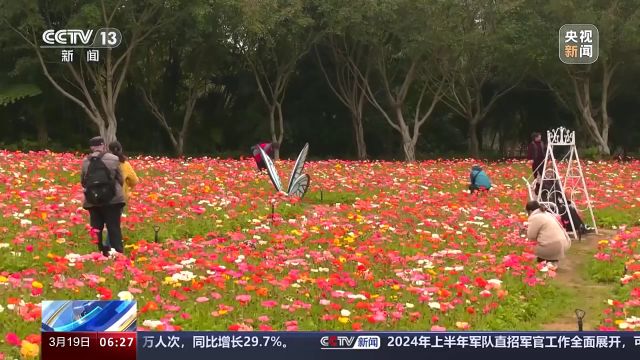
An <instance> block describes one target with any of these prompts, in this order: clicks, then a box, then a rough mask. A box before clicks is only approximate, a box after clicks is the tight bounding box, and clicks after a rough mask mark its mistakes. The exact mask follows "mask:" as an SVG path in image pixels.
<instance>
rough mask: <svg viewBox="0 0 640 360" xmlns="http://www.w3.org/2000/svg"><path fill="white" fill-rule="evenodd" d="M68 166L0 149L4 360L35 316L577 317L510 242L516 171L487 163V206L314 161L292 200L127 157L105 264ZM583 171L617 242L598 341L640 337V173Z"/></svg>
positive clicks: (407, 176) (31, 335) (458, 179)
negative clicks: (117, 248) (128, 184)
mask: <svg viewBox="0 0 640 360" xmlns="http://www.w3.org/2000/svg"><path fill="white" fill-rule="evenodd" d="M80 161H81V156H80V155H76V154H55V153H49V152H38V153H36V152H34V153H17V152H2V151H0V214H2V218H1V219H0V336H1V338H0V359H3V358H5V357H6V358H19V357H24V358H29V357H37V355H38V351H39V350H38V346H39V335H38V334H39V328H40V308H39V303H40V301H42V300H56V299H98V298H99V299H118V298H123V299H130V298H133V299H135V300H137V301H138V309H139V321H138V328H139V329H156V330H183V329H184V330H361V329H362V330H388V329H394V330H445V329H446V330H467V329H472V330H508V329H519V330H526V329H532V330H536V329H539V327H540V325H541V324H543V323H545V322H547V321H549V320H550V317H553V316H555V315H558V314H559V313H566V312H572V311H573V310H574V309H571V308H569V309H566V308H563V305H562V304H563V302H562V301H563V298H564V297H566V296H570V294H567V293H566V291H565V290H564V289H563V288H562V286H560V284H557V283H556V281H555V279H554V276H555V275H556V274H555V273H554V271H553V270H551V269H548V268H546V267H544V266H543V265H539V264H537V263H536V261H535V256H534V255H533V253H532V251H533V244H531V243H530V242H528V241H527V240H526V239H525V238H523V237H521V236H520V230H521V227H522V226H523V223H524V222H525V221H526V216H525V213H524V212H523V208H524V204H525V202H526V190H525V188H524V186H523V185H524V183H523V181H522V180H521V177H522V176H528V174H529V169H528V166H527V164H525V163H524V162H507V163H499V164H487V165H486V169H487V171H488V173H489V175H490V176H491V177H492V180H493V181H494V182H495V183H496V184H497V187H496V188H495V189H493V190H492V191H491V192H490V193H488V194H485V195H482V196H472V195H470V194H468V192H466V187H467V182H468V172H469V169H470V167H471V165H472V164H473V163H472V162H471V161H464V160H460V161H429V162H420V163H416V164H404V163H392V162H348V161H320V162H310V163H308V164H307V166H306V168H305V169H306V172H307V173H309V175H310V176H311V188H310V190H309V193H307V196H306V197H305V198H304V200H302V201H301V202H296V201H292V200H291V199H288V198H286V197H283V196H280V195H278V194H275V192H274V191H273V187H272V186H271V183H270V182H269V179H268V177H267V175H266V174H258V173H257V172H256V170H255V164H254V163H253V160H248V159H247V160H242V161H239V160H220V159H212V158H195V159H186V160H177V159H168V158H150V157H149V158H146V157H143V158H135V159H132V160H131V163H132V165H133V167H134V168H135V169H136V171H137V172H138V175H139V176H140V178H141V182H140V184H139V185H138V187H136V188H135V190H134V192H133V195H132V200H131V202H130V204H128V205H127V208H126V209H125V213H126V216H125V217H124V218H123V233H124V237H125V245H126V247H125V252H126V254H125V256H122V257H115V258H111V259H106V258H103V257H102V255H101V254H99V253H97V252H96V250H97V247H96V245H95V244H94V241H92V238H91V235H90V229H89V227H88V225H87V224H88V213H87V212H86V211H85V210H83V209H82V208H81V199H82V193H81V187H80V185H79V164H80ZM292 165H293V164H292V162H290V161H281V162H280V163H279V164H278V166H277V167H278V169H280V170H281V173H280V175H281V177H283V178H288V172H289V171H290V169H291V167H292ZM584 165H585V168H586V169H585V171H586V172H587V173H588V174H589V176H588V178H587V185H588V187H589V191H590V195H591V197H592V200H593V202H594V206H595V209H596V217H597V220H598V222H599V224H600V225H602V226H606V227H608V228H610V229H611V228H612V227H615V228H617V229H618V234H617V235H615V236H612V238H611V239H609V240H603V241H600V242H599V243H598V244H597V249H596V247H595V246H594V251H593V258H592V259H591V260H590V261H591V263H590V266H589V274H590V276H592V277H593V278H594V279H595V280H594V281H601V282H609V283H611V282H614V283H619V284H620V286H616V290H615V291H614V292H612V294H611V297H610V298H608V299H602V304H603V305H602V309H603V313H602V314H601V320H600V321H601V326H602V329H627V330H640V249H639V246H638V239H640V228H639V227H637V226H638V219H640V208H639V207H637V205H639V204H640V187H639V186H638V177H637V174H638V170H640V163H638V162H631V163H624V164H620V163H612V162H602V163H586V164H584ZM282 169H286V172H283V171H282ZM623 225H626V227H625V226H623ZM154 226H158V227H159V231H158V242H156V241H155V238H154V236H155V234H154V229H153V228H154ZM569 252H571V251H569ZM625 269H626V273H625Z"/></svg>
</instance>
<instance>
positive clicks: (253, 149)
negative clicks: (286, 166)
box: [251, 143, 278, 171]
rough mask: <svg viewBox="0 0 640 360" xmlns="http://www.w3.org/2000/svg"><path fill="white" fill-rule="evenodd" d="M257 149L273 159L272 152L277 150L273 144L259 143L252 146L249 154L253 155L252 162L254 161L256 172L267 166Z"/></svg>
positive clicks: (276, 145)
mask: <svg viewBox="0 0 640 360" xmlns="http://www.w3.org/2000/svg"><path fill="white" fill-rule="evenodd" d="M259 148H262V150H264V152H265V153H266V154H267V155H269V157H273V152H274V150H275V149H277V148H278V144H275V143H260V144H256V145H253V146H252V147H251V153H252V155H253V160H255V161H256V166H258V170H259V171H262V170H264V169H266V168H267V164H266V163H265V161H264V159H263V158H262V154H261V153H260V150H259Z"/></svg>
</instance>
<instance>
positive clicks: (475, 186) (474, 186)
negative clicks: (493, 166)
mask: <svg viewBox="0 0 640 360" xmlns="http://www.w3.org/2000/svg"><path fill="white" fill-rule="evenodd" d="M469 177H470V178H471V184H470V185H469V190H470V191H471V193H472V194H473V192H474V191H478V190H483V191H486V190H489V189H491V180H490V179H489V176H488V175H487V173H486V172H484V170H482V167H480V165H474V166H473V167H472V168H471V173H470V174H469Z"/></svg>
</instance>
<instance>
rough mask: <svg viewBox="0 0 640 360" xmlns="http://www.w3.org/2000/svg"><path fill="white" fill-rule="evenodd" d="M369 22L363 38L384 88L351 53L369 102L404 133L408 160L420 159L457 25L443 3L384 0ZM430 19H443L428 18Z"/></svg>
mask: <svg viewBox="0 0 640 360" xmlns="http://www.w3.org/2000/svg"><path fill="white" fill-rule="evenodd" d="M368 6H370V7H375V8H374V9H372V10H371V11H369V14H372V15H371V16H367V17H366V18H365V19H366V20H365V21H364V22H363V26H364V28H363V31H362V32H361V35H360V36H362V39H361V40H362V41H363V42H364V43H365V44H367V46H369V47H370V49H371V53H370V58H371V61H372V62H373V67H374V70H375V75H376V76H375V80H377V84H379V87H380V90H379V91H378V90H377V88H375V85H374V84H373V83H372V81H369V80H368V77H367V76H365V74H366V72H365V71H363V70H362V69H361V67H360V66H359V65H358V64H356V63H355V62H354V61H353V59H351V65H352V68H353V69H356V70H357V73H358V76H359V77H360V80H361V84H362V86H363V89H364V91H365V94H366V97H367V99H368V100H369V102H370V103H371V104H372V105H373V106H374V108H376V109H377V110H378V111H379V113H380V114H381V115H382V116H383V117H384V119H385V120H386V122H387V123H388V124H389V125H390V126H391V127H392V128H393V129H394V130H396V131H397V132H398V133H399V134H400V136H401V138H402V149H403V152H404V157H405V160H406V161H415V159H416V154H415V148H416V144H417V142H418V139H419V136H420V129H421V127H422V126H423V125H424V124H425V123H426V122H427V120H428V119H429V118H430V117H431V115H432V114H433V112H434V110H435V108H436V105H437V104H438V103H439V102H440V100H441V99H442V96H443V95H444V86H445V83H446V81H447V74H446V73H443V72H442V71H441V70H442V69H444V68H445V67H444V66H440V63H441V62H446V61H447V58H448V56H449V55H448V52H449V51H448V47H449V44H448V43H447V35H448V32H449V31H450V30H451V29H448V28H447V26H450V24H449V23H448V21H447V19H448V17H447V7H446V4H442V3H430V4H427V3H425V2H415V1H410V0H402V1H392V0H387V1H378V2H375V3H371V2H370V3H369V4H368ZM425 19H438V20H437V21H428V22H427V23H425Z"/></svg>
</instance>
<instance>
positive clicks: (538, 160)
mask: <svg viewBox="0 0 640 360" xmlns="http://www.w3.org/2000/svg"><path fill="white" fill-rule="evenodd" d="M546 151H547V148H546V146H545V144H544V142H543V141H542V135H540V133H537V132H536V133H533V134H532V135H531V143H530V144H529V151H528V154H527V159H529V160H531V161H532V163H531V170H532V171H533V176H534V177H538V176H542V164H543V163H544V158H545V155H546Z"/></svg>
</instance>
